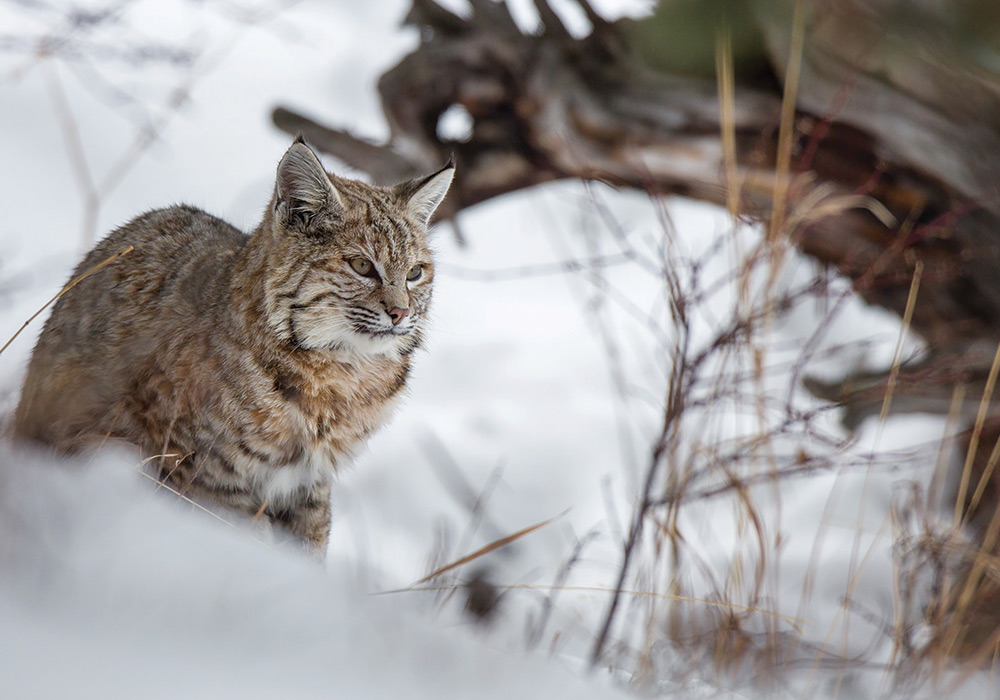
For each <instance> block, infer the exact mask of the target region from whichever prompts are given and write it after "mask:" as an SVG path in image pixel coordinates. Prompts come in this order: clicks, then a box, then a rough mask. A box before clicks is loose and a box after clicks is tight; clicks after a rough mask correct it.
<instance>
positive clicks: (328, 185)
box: [275, 136, 344, 223]
mask: <svg viewBox="0 0 1000 700" xmlns="http://www.w3.org/2000/svg"><path fill="white" fill-rule="evenodd" d="M275 193H276V194H277V203H276V204H277V206H279V207H280V206H282V205H284V207H285V211H286V212H287V214H288V216H290V217H299V218H301V219H302V220H303V221H304V222H305V223H308V222H309V221H311V220H312V219H313V218H315V217H316V215H318V214H320V213H323V212H330V213H333V212H337V211H340V210H342V209H343V208H344V200H343V199H342V198H341V196H340V193H338V192H337V190H336V188H335V187H334V186H333V183H332V182H330V178H329V177H328V176H327V174H326V170H324V169H323V164H322V163H320V162H319V158H317V157H316V154H315V153H313V151H312V149H311V148H309V146H307V145H306V143H305V141H303V140H302V137H301V136H300V137H298V138H297V139H295V143H293V144H292V146H291V148H289V149H288V150H287V151H286V152H285V155H284V156H283V157H282V158H281V162H280V163H278V177H277V181H276V183H275Z"/></svg>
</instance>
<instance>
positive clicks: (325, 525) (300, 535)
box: [265, 482, 330, 561]
mask: <svg viewBox="0 0 1000 700" xmlns="http://www.w3.org/2000/svg"><path fill="white" fill-rule="evenodd" d="M265 512H266V513H267V515H268V516H269V517H270V518H271V520H272V522H274V524H275V525H277V526H278V527H279V528H280V529H282V530H284V531H286V532H288V533H289V534H290V535H292V536H293V537H295V538H296V539H297V540H299V542H300V543H301V544H302V546H303V548H304V549H306V550H307V551H308V552H309V554H310V555H312V556H313V557H315V558H316V559H318V560H319V561H325V560H326V547H327V544H328V542H329V540H330V484H329V482H323V483H320V484H315V485H314V486H311V487H309V488H308V489H305V490H303V492H302V493H301V494H298V495H297V497H296V498H294V499H292V500H290V501H289V503H288V504H286V505H284V506H275V507H273V508H272V507H271V506H268V507H267V508H266V510H265ZM275 534H278V533H275Z"/></svg>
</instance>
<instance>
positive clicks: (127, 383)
mask: <svg viewBox="0 0 1000 700" xmlns="http://www.w3.org/2000/svg"><path fill="white" fill-rule="evenodd" d="M453 172H454V170H453V167H452V166H451V165H450V164H449V165H448V166H446V167H445V168H444V169H442V170H441V171H439V172H437V173H434V174H433V175H430V176H428V177H426V178H422V179H419V180H415V181H411V182H407V183H403V184H401V185H397V186H395V187H390V188H381V187H373V186H370V185H366V184H364V183H361V182H356V181H353V180H347V179H343V178H339V177H335V176H333V175H329V174H328V173H326V172H325V171H324V169H323V167H322V165H320V163H319V161H318V159H317V158H316V156H315V154H314V153H313V152H312V151H311V150H310V149H309V148H308V147H307V146H306V145H305V144H304V143H303V142H302V141H301V140H297V141H296V143H294V144H293V145H292V147H291V148H290V149H289V150H288V152H287V153H286V154H285V156H284V157H283V158H282V160H281V162H280V163H279V165H278V171H277V179H276V184H275V190H274V195H273V197H272V200H271V203H270V206H269V207H268V209H267V211H266V213H265V215H264V218H263V221H262V222H261V223H260V225H259V226H258V227H257V229H256V230H255V231H254V232H253V233H252V234H250V235H249V236H248V235H246V234H244V233H242V232H240V231H238V230H237V229H235V228H234V227H232V226H230V225H229V224H227V223H226V222H224V221H221V220H220V219H217V218H215V217H213V216H211V215H209V214H207V213H205V212H203V211H201V210H199V209H196V208H193V207H188V206H175V207H170V208H167V209H160V210H156V211H151V212H148V213H146V214H143V215H142V216H140V217H138V218H136V219H135V220H133V221H131V222H130V223H128V224H126V225H125V226H123V227H121V228H119V229H118V230H116V231H114V232H113V233H111V234H110V235H109V236H108V237H107V238H106V239H104V240H103V241H102V242H101V243H99V244H98V245H97V247H95V248H94V249H93V250H92V251H91V252H90V253H89V254H88V255H87V257H86V258H85V259H84V260H83V262H82V263H81V264H80V266H79V268H78V269H77V270H76V272H75V274H80V273H82V272H85V271H87V270H90V269H91V268H93V267H94V266H95V265H97V264H98V263H100V262H101V261H103V260H106V259H107V258H108V257H110V256H111V255H113V254H114V253H116V252H117V251H119V250H121V249H123V248H125V247H126V246H129V245H131V246H134V248H135V249H134V251H133V252H131V253H129V254H127V255H125V256H122V257H121V258H119V259H118V260H117V261H116V262H114V263H113V264H111V265H109V266H107V267H106V268H105V269H103V270H101V271H100V272H97V273H96V274H93V275H91V276H90V277H88V278H86V279H85V280H84V281H83V282H81V283H80V284H79V285H77V286H76V287H74V288H73V289H72V290H71V291H69V292H68V293H67V294H65V295H64V296H62V297H61V298H60V299H59V301H58V302H57V303H56V305H55V308H54V310H53V312H52V315H51V317H50V318H49V320H48V322H47V323H46V325H45V328H44V330H43V331H42V334H41V336H40V337H39V340H38V343H37V345H36V347H35V351H34V354H33V355H32V358H31V362H30V364H29V367H28V373H27V377H26V379H25V382H24V387H23V390H22V394H21V400H20V403H19V405H18V407H17V411H16V413H15V419H14V431H15V435H16V436H17V437H20V438H22V439H25V440H32V441H36V442H43V443H47V444H49V445H51V446H53V447H55V448H56V449H58V450H60V451H63V452H68V453H72V452H78V451H81V450H85V449H90V448H93V447H94V446H96V445H100V444H102V443H104V442H105V441H108V440H122V441H125V442H127V443H131V444H134V445H137V446H139V447H140V448H141V449H142V450H143V451H144V452H145V453H146V454H147V455H149V456H156V457H157V459H156V460H154V462H153V463H154V464H156V465H157V467H158V469H157V471H158V476H159V478H160V479H161V480H163V481H164V482H166V483H168V484H169V485H170V486H171V487H172V488H175V489H176V490H178V491H180V492H181V493H183V494H185V495H186V496H189V497H191V498H193V499H196V500H198V501H201V502H205V503H209V504H214V505H218V506H222V507H224V508H229V509H234V510H236V511H239V512H242V513H244V514H246V515H249V516H255V515H256V516H261V517H263V518H265V519H266V520H268V521H269V522H272V523H274V524H275V525H278V526H279V527H281V528H283V529H284V530H285V531H287V532H288V533H290V534H291V535H293V536H294V537H296V538H299V539H301V540H303V541H304V542H305V543H307V545H308V546H309V547H310V548H311V549H312V550H313V551H315V552H316V553H317V554H319V555H320V556H322V554H323V553H324V552H325V549H326V544H327V539H328V535H329V528H330V505H329V495H330V480H331V478H332V475H333V473H334V472H335V470H336V467H337V465H338V464H339V463H341V462H342V461H343V460H344V459H345V458H347V457H348V456H349V455H350V454H351V453H352V452H353V451H354V450H356V449H357V448H358V446H359V445H360V444H361V443H362V442H363V440H364V439H365V438H366V437H367V436H368V435H369V434H371V433H372V431H374V430H376V429H377V428H379V427H380V426H381V425H383V424H384V423H385V422H386V420H387V419H388V417H389V415H390V413H391V412H392V409H393V407H394V405H395V404H396V402H397V400H398V398H399V395H400V393H401V392H402V390H403V389H404V388H405V386H406V380H407V378H408V376H409V372H410V362H411V357H412V353H413V351H414V350H415V349H416V348H418V347H419V346H420V344H421V341H422V338H423V334H424V327H425V325H426V317H427V311H428V307H429V304H430V301H431V290H432V287H433V280H434V263H433V260H432V258H431V252H430V249H429V248H428V246H427V224H428V221H429V219H430V217H431V215H432V214H433V212H434V210H435V209H436V207H437V206H438V204H439V203H440V202H441V200H442V199H443V197H444V195H445V193H446V192H447V189H448V186H449V185H450V183H451V178H452V174H453ZM359 269H360V270H362V271H364V272H365V274H361V273H360V272H359V271H358V270H359Z"/></svg>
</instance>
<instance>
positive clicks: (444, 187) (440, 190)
mask: <svg viewBox="0 0 1000 700" xmlns="http://www.w3.org/2000/svg"><path fill="white" fill-rule="evenodd" d="M454 176H455V157H454V154H452V156H451V157H450V158H449V159H448V163H447V164H446V165H445V166H444V167H443V168H441V169H440V170H438V171H437V172H436V173H433V174H431V175H428V176H427V177H425V178H422V179H417V180H411V181H410V182H406V183H403V184H402V185H400V186H399V188H400V189H401V190H402V193H403V195H404V197H405V201H406V209H407V212H409V214H410V215H411V216H412V217H413V218H414V219H416V220H417V221H419V222H420V223H422V224H424V225H425V226H426V225H427V224H428V223H430V220H431V217H432V216H433V215H434V212H435V211H436V210H437V208H438V206H440V204H441V202H442V201H443V200H444V197H445V195H446V194H448V188H450V187H451V182H452V179H453V178H454Z"/></svg>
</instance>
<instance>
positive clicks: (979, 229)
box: [274, 0, 1000, 401]
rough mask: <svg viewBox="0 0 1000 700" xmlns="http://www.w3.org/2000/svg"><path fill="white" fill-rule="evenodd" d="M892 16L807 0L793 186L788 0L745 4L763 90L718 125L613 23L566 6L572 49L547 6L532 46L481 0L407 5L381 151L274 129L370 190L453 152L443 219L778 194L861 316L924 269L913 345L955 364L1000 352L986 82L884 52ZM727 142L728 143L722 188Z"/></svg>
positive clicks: (690, 91)
mask: <svg viewBox="0 0 1000 700" xmlns="http://www.w3.org/2000/svg"><path fill="white" fill-rule="evenodd" d="M900 3H901V0H880V2H878V3H876V4H875V6H872V5H871V4H866V3H862V2H861V1H860V0H845V1H844V2H838V3H824V2H820V1H819V0H806V3H805V6H806V10H807V12H806V20H805V24H804V30H803V31H804V32H805V41H804V46H805V48H804V53H803V57H802V77H801V80H800V82H799V84H798V90H797V95H798V102H797V108H798V109H797V111H796V115H795V120H794V137H793V144H792V145H793V148H792V155H791V163H790V164H789V167H788V168H787V169H782V168H780V167H779V163H778V157H779V156H778V152H779V149H778V139H779V122H780V116H781V100H782V94H781V87H782V86H781V81H782V80H783V79H784V75H785V66H786V63H787V58H788V52H789V46H790V40H789V37H790V34H791V31H790V24H789V23H790V21H791V19H790V18H791V7H792V5H793V2H792V0H755V1H754V2H753V3H752V5H751V6H752V7H754V8H755V12H756V16H757V18H758V19H759V21H760V25H761V28H762V33H763V35H764V37H765V39H766V46H767V51H768V53H769V55H770V58H771V63H772V66H773V67H774V71H775V73H774V76H773V79H772V80H771V81H768V80H766V79H765V80H761V79H759V78H757V79H755V80H753V81H749V80H748V81H744V82H737V84H736V88H735V94H734V97H733V100H732V104H731V105H729V107H730V108H731V109H730V113H731V115H732V116H731V120H730V121H728V122H727V123H723V120H722V116H721V115H722V114H723V110H722V106H723V105H722V103H721V100H720V98H719V94H718V90H717V87H716V84H715V83H714V81H705V80H700V79H694V78H685V77H681V76H670V75H664V74H661V73H657V72H654V71H651V70H649V69H648V68H646V67H645V64H644V63H643V62H642V60H641V59H640V58H639V57H637V55H636V54H635V52H634V51H633V49H632V46H631V43H630V41H629V36H630V34H629V27H628V24H627V22H625V21H618V22H607V21H605V20H603V19H602V18H600V16H599V15H597V14H596V13H595V12H594V11H593V8H591V7H590V6H589V4H587V3H585V2H580V3H579V4H580V6H581V8H582V9H583V10H584V12H585V13H586V15H587V16H588V18H589V19H590V21H591V23H592V25H593V31H591V33H590V34H589V35H587V36H585V37H583V38H579V39H578V38H574V37H572V36H570V34H569V32H568V31H567V30H566V27H565V26H564V25H563V23H562V21H561V20H560V19H559V17H558V15H556V14H555V13H554V12H553V11H552V10H551V8H550V7H549V5H548V3H547V2H546V1H545V0H536V7H537V8H538V11H539V17H540V20H541V24H542V31H541V33H539V34H537V35H535V34H529V33H525V32H522V31H521V30H520V29H518V27H517V25H516V24H515V22H514V21H513V19H512V18H511V16H510V13H509V12H508V10H507V8H506V5H505V4H504V3H503V2H494V1H493V0H476V1H475V2H472V3H471V5H472V8H473V9H472V13H471V15H470V16H468V17H459V16H458V15H455V14H454V13H451V12H450V11H448V10H446V9H444V8H442V7H441V6H439V5H437V4H436V3H435V2H433V0H414V2H413V6H412V9H411V11H410V13H409V15H408V17H407V22H409V23H410V24H413V25H415V26H417V27H418V28H419V29H420V31H421V37H422V41H421V44H420V46H419V47H418V48H417V49H416V50H415V51H414V52H413V53H411V54H410V55H408V56H406V57H405V58H404V59H403V60H402V61H401V62H400V63H399V64H398V65H397V66H395V67H394V68H392V69H391V70H389V71H388V72H386V73H385V74H384V75H383V76H382V78H381V80H380V81H379V86H378V87H379V92H380V94H381V98H382V105H383V109H384V112H385V114H386V118H387V120H388V123H389V127H390V134H391V137H390V140H389V142H388V143H386V144H381V145H375V144H372V143H369V142H367V141H364V140H362V139H358V138H356V137H353V136H351V135H350V134H348V133H346V132H344V131H341V130H337V129H332V128H328V127H325V126H322V125H320V124H319V123H317V122H316V121H313V120H311V119H307V118H305V117H302V116H300V115H297V114H295V113H293V112H291V111H290V110H287V109H283V108H278V109H277V110H275V113H274V120H275V123H276V124H277V125H278V126H279V127H280V128H282V129H284V130H286V131H288V132H289V133H296V132H302V133H303V134H304V135H305V136H306V138H307V139H309V140H310V141H311V142H312V143H314V144H315V145H316V146H317V147H318V148H320V149H321V150H323V151H326V152H327V153H330V154H331V155H333V156H335V157H338V158H340V159H342V160H344V161H345V162H346V163H348V164H350V165H352V166H353V167H355V168H358V169H361V170H363V171H367V172H369V173H370V174H371V176H372V177H373V178H374V179H375V180H376V181H378V182H387V181H391V180H397V179H402V178H405V177H409V176H411V175H413V174H414V173H417V172H423V171H427V170H429V169H432V168H434V167H437V166H438V165H439V164H440V163H441V162H443V161H444V160H445V159H446V158H447V157H448V156H449V154H450V153H454V154H455V156H456V159H457V161H458V165H459V169H460V172H461V176H460V177H459V178H458V179H457V181H456V184H455V186H454V188H453V190H452V195H451V196H450V197H449V204H450V207H451V210H450V212H446V214H447V213H453V212H455V211H458V210H460V209H462V208H466V207H470V206H474V205H475V204H477V203H479V202H482V201H484V200H486V199H489V198H491V197H494V196H497V195H500V194H504V193H507V192H512V191H516V190H519V189H523V188H526V187H531V186H533V185H536V184H539V183H542V182H547V181H552V180H557V179H562V178H585V179H599V180H603V181H606V182H609V183H611V184H614V185H619V186H627V187H635V188H641V189H644V190H647V191H650V192H653V193H658V194H666V193H676V194H681V195H685V196H689V197H695V198H698V199H703V200H707V201H710V202H714V203H718V204H722V205H725V204H726V203H727V193H729V192H731V191H732V190H733V188H736V189H737V190H738V192H739V206H740V212H741V214H742V215H749V216H753V217H757V218H760V219H762V220H763V219H768V218H769V217H771V216H772V215H773V214H774V212H773V211H772V209H773V205H774V201H775V193H776V192H777V191H781V192H782V193H783V194H784V193H786V192H787V194H786V195H784V196H783V197H782V198H781V200H780V201H782V203H783V207H784V208H783V211H782V212H780V218H781V220H782V221H784V222H785V226H784V227H783V228H784V231H785V233H786V234H787V235H788V236H790V237H791V238H792V240H793V241H794V242H795V243H796V244H797V245H798V246H799V247H800V248H801V249H802V250H803V251H804V252H806V253H807V254H809V255H811V256H813V257H815V258H817V259H818V260H820V261H822V262H824V263H827V264H830V265H833V266H835V267H836V268H837V269H838V270H839V271H840V272H841V273H842V274H844V275H846V276H847V277H849V278H851V279H852V280H854V281H855V286H856V289H857V291H858V292H859V293H860V294H861V295H863V296H864V298H866V299H867V300H868V301H870V302H871V303H875V304H879V305H882V306H884V307H886V308H888V309H891V310H893V311H895V312H897V313H900V314H902V311H903V309H904V307H905V304H906V299H907V295H908V291H909V283H910V279H911V278H912V274H913V269H914V266H915V264H916V262H917V261H918V260H919V261H921V262H922V263H923V266H924V274H923V284H922V286H921V289H920V293H919V295H918V298H917V306H916V309H915V312H914V315H913V320H912V327H913V329H914V330H916V331H917V332H918V333H920V334H921V335H922V336H923V337H924V338H925V339H927V341H928V342H929V344H930V345H931V347H932V348H936V349H937V350H938V351H939V352H941V353H950V352H962V348H963V347H964V346H966V345H968V344H970V343H974V342H977V341H980V340H983V339H986V341H987V342H988V343H990V342H992V343H994V344H995V342H996V340H997V339H1000V275H998V274H996V271H997V270H998V269H1000V252H998V251H1000V246H997V245H996V240H997V238H996V237H997V231H998V230H1000V198H998V196H997V193H998V192H1000V159H997V158H993V157H984V153H986V154H992V153H1000V116H998V115H1000V80H997V79H995V76H992V74H988V73H987V72H986V71H984V70H978V71H976V70H971V69H969V68H968V66H967V65H964V64H961V63H957V62H955V61H950V62H949V61H946V60H944V59H942V58H941V56H940V51H938V49H940V48H941V47H940V46H937V45H934V44H933V43H928V42H925V43H924V44H923V45H922V46H919V47H914V46H910V45H908V44H907V43H906V41H905V37H904V38H903V39H901V38H900V37H898V36H896V35H895V34H893V31H895V27H894V26H891V25H890V24H889V20H890V19H891V17H894V16H895V15H893V14H892V11H895V10H896V9H897V8H896V6H897V5H900ZM908 7H909V5H908ZM931 19H933V18H931ZM917 26H920V25H917ZM936 51H937V53H936ZM914 75H918V76H919V79H917V78H914V77H913V76H914ZM456 105H457V106H460V107H461V108H463V109H464V110H465V111H467V112H468V114H469V115H470V116H471V118H472V123H473V126H472V130H471V134H469V136H468V138H467V139H462V140H453V141H449V140H446V139H443V138H441V137H440V136H439V134H438V122H439V120H440V118H441V115H442V114H443V113H444V112H445V111H446V110H447V109H449V108H453V107H454V106H456ZM725 130H731V132H732V133H733V134H734V136H735V143H736V160H737V163H736V165H737V167H736V168H735V175H736V177H735V180H734V181H729V179H728V178H727V168H726V162H725V154H724V150H723V145H722V138H721V135H722V134H723V132H724V131H725ZM728 172H729V173H730V174H731V173H732V172H733V169H729V171H728ZM783 172H787V173H788V175H787V176H783V175H782V173H783ZM974 355H975V354H974ZM975 356H976V357H978V355H975ZM987 368H988V364H987V367H986V368H984V367H978V368H970V371H972V372H975V371H980V372H982V371H985V369H987ZM942 381H944V379H942ZM909 386H911V385H909V384H907V385H903V386H901V388H900V390H901V391H902V392H903V393H906V391H908V387H909ZM827 389H828V391H827V395H829V396H830V397H831V398H832V399H839V400H842V401H850V400H852V399H851V395H850V392H849V391H846V390H845V391H843V392H841V393H840V394H836V392H834V391H833V390H832V389H830V388H829V387H827Z"/></svg>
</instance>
